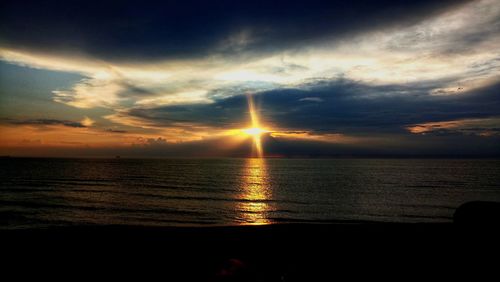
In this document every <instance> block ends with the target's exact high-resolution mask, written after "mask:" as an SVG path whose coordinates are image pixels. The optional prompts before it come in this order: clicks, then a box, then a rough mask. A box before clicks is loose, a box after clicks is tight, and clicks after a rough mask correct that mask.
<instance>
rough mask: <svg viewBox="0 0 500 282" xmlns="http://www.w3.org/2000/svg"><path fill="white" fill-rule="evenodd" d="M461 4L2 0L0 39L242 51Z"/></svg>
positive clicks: (39, 45)
mask: <svg viewBox="0 0 500 282" xmlns="http://www.w3.org/2000/svg"><path fill="white" fill-rule="evenodd" d="M462 2H465V1H453V0H446V1H445V0H443V1H433V0H425V1H405V0H399V1H369V0H361V1H359V0H358V1H2V3H1V4H0V5H1V6H0V10H1V12H0V13H1V14H0V38H1V40H0V44H1V45H3V46H7V47H12V48H16V49H17V50H19V49H26V50H29V51H32V50H37V51H42V52H47V53H54V52H57V53H60V52H63V51H66V52H79V53H80V52H83V53H87V54H90V55H91V56H94V57H98V58H104V59H110V60H134V59H137V60H146V59H158V58H167V57H175V58H179V57H193V56H203V55H207V54H216V53H219V54H224V55H231V54H238V55H240V54H241V53H242V51H249V52H259V53H260V52H268V51H273V50H276V49H280V48H284V47H286V48H290V47H294V46H298V45H301V44H306V43H310V42H312V41H316V40H321V39H325V38H331V37H336V38H339V37H343V36H346V35H349V36H352V35H353V34H355V33H358V32H363V31H367V30H373V29H380V28H390V27H397V28H401V27H403V26H407V25H410V24H413V23H416V22H418V21H420V20H422V19H424V18H427V17H431V16H434V15H436V14H438V13H441V12H443V11H446V10H449V9H452V8H453V7H454V6H457V5H459V4H461V3H462ZM231 36H233V37H231Z"/></svg>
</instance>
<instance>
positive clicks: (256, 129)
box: [241, 95, 268, 158]
mask: <svg viewBox="0 0 500 282" xmlns="http://www.w3.org/2000/svg"><path fill="white" fill-rule="evenodd" d="M248 110H249V112H250V118H251V121H252V127H250V128H245V129H242V130H241V131H242V132H243V133H245V134H248V135H250V136H252V137H253V144H254V149H255V152H256V153H257V157H258V158H262V157H263V156H264V151H263V150H262V140H261V138H260V136H261V135H262V134H263V133H265V132H268V131H267V130H265V129H263V128H261V127H260V123H259V116H258V113H257V111H256V110H255V106H254V104H253V97H252V95H248Z"/></svg>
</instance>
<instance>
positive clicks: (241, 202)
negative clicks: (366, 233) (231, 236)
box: [0, 158, 500, 229]
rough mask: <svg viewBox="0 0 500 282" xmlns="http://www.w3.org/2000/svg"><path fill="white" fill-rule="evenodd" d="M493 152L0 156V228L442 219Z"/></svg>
mask: <svg viewBox="0 0 500 282" xmlns="http://www.w3.org/2000/svg"><path fill="white" fill-rule="evenodd" d="M468 201H500V160H493V159H350V158H347V159H345V158H338V159H258V158H248V159H244V158H242V159H236V158H228V159H126V158H113V159H88V158H86V159H70V158H2V159H0V229H23V228H47V227H54V226H81V225H134V226H135V225H140V226H226V225H252V224H275V223H334V222H403V223H419V222H426V223H427V222H452V220H453V213H454V211H455V209H456V208H457V207H458V206H459V205H461V204H463V203H465V202H468Z"/></svg>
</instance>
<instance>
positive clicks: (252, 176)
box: [237, 158, 271, 225]
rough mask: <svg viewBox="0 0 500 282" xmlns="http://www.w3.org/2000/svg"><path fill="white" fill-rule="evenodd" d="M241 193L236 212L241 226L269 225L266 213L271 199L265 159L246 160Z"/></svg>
mask: <svg viewBox="0 0 500 282" xmlns="http://www.w3.org/2000/svg"><path fill="white" fill-rule="evenodd" d="M241 190H242V193H241V194H240V195H239V200H240V201H239V204H238V207H237V210H238V211H240V218H241V223H242V224H256V225H258V224H269V223H271V221H270V220H269V219H268V216H267V213H268V212H269V210H270V207H269V203H268V200H269V199H270V197H271V189H270V185H269V177H268V172H267V167H266V163H265V159H261V158H249V159H246V161H245V165H244V168H243V173H242V187H241Z"/></svg>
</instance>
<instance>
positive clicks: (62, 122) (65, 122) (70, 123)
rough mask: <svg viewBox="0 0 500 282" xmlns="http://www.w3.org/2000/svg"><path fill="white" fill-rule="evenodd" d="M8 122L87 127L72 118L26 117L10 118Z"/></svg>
mask: <svg viewBox="0 0 500 282" xmlns="http://www.w3.org/2000/svg"><path fill="white" fill-rule="evenodd" d="M7 121H8V123H10V124H14V125H38V126H45V125H63V126H67V127H77V128H84V127H86V126H85V125H83V124H82V123H80V122H77V121H70V120H58V119H26V120H12V119H8V120H7Z"/></svg>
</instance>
